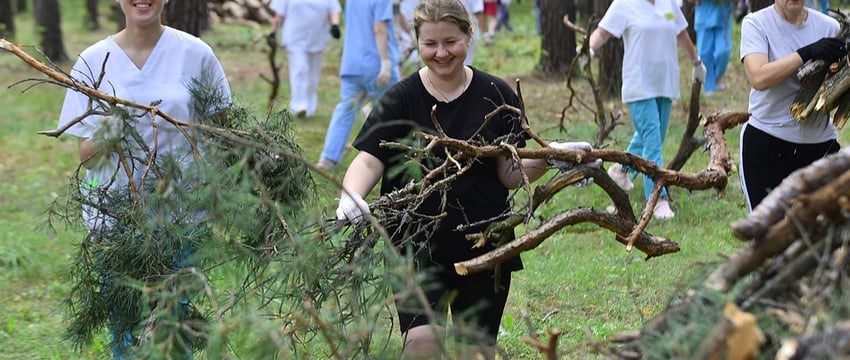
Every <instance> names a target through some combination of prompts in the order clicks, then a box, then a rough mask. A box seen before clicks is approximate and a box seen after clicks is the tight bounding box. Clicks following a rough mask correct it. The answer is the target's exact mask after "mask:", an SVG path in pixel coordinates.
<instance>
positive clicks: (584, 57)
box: [576, 46, 596, 67]
mask: <svg viewBox="0 0 850 360" xmlns="http://www.w3.org/2000/svg"><path fill="white" fill-rule="evenodd" d="M587 52H588V53H590V56H588V54H585V53H583V52H581V46H576V54H577V55H578V66H579V67H584V66H585V65H587V62H588V61H590V59H593V57H594V56H596V55H595V54H594V53H593V48H592V47H588V48H587Z"/></svg>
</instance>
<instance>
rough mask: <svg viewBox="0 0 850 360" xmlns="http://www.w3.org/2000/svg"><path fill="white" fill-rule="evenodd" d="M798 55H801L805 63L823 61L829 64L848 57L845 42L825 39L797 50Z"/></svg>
mask: <svg viewBox="0 0 850 360" xmlns="http://www.w3.org/2000/svg"><path fill="white" fill-rule="evenodd" d="M797 54H800V58H801V59H803V63H806V62H807V61H809V60H823V61H826V62H827V63H833V62H835V61H836V60H838V58H840V57H842V56H844V55H847V48H846V47H845V46H844V42H843V41H841V40H838V39H837V38H827V37H825V38H822V39H820V40H818V41H815V42H813V43H811V44H809V45H806V46H803V47H801V48H799V49H797Z"/></svg>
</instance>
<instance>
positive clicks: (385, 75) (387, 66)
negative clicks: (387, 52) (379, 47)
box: [375, 60, 393, 87]
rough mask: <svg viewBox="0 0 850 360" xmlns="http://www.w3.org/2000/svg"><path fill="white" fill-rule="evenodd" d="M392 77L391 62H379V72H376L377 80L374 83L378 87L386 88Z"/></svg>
mask: <svg viewBox="0 0 850 360" xmlns="http://www.w3.org/2000/svg"><path fill="white" fill-rule="evenodd" d="M392 76H393V62H392V61H389V60H381V70H380V71H378V79H377V80H375V83H376V84H377V85H378V87H384V86H387V84H388V83H389V82H390V78H391V77H392Z"/></svg>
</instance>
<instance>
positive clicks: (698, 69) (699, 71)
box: [693, 61, 706, 83]
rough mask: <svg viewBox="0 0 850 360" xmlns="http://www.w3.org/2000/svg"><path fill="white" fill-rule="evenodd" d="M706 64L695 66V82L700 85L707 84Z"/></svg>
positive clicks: (700, 63)
mask: <svg viewBox="0 0 850 360" xmlns="http://www.w3.org/2000/svg"><path fill="white" fill-rule="evenodd" d="M705 72H706V69H705V64H703V63H702V61H700V62H699V65H694V71H693V77H694V81H699V82H700V83H705Z"/></svg>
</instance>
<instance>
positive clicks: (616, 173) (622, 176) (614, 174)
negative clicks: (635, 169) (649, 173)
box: [608, 164, 635, 191]
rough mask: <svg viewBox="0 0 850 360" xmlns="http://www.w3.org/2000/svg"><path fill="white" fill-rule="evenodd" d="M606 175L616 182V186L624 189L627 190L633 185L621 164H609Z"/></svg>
mask: <svg viewBox="0 0 850 360" xmlns="http://www.w3.org/2000/svg"><path fill="white" fill-rule="evenodd" d="M608 176H610V177H611V179H612V180H614V182H615V183H617V186H619V187H620V188H621V189H623V190H625V191H629V190H631V189H632V188H634V187H635V184H634V183H632V179H631V177H629V174H627V173H626V171H625V170H624V169H623V165H620V164H614V165H611V167H609V168H608Z"/></svg>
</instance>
